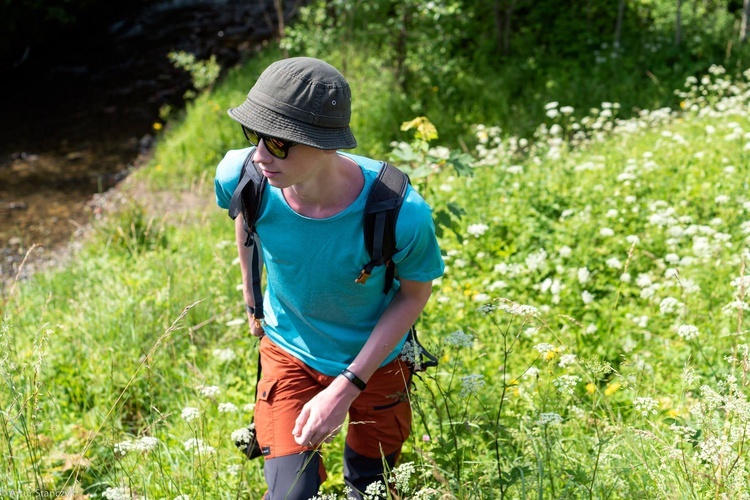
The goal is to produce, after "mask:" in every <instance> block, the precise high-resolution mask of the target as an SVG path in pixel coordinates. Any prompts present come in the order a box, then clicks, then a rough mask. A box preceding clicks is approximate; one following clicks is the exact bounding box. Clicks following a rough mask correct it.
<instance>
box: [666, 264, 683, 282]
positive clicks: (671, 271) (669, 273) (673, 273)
mask: <svg viewBox="0 0 750 500" xmlns="http://www.w3.org/2000/svg"><path fill="white" fill-rule="evenodd" d="M679 276H680V272H679V271H678V270H677V269H675V268H673V267H670V268H668V269H667V270H666V271H664V277H665V278H667V279H672V278H677V277H679Z"/></svg>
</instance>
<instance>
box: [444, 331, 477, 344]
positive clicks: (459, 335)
mask: <svg viewBox="0 0 750 500" xmlns="http://www.w3.org/2000/svg"><path fill="white" fill-rule="evenodd" d="M445 343H446V344H448V345H452V346H455V347H472V346H473V345H474V336H473V335H471V334H470V333H469V334H467V333H464V331H463V330H456V331H455V332H453V333H449V334H448V336H447V337H446V338H445Z"/></svg>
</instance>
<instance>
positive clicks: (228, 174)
mask: <svg viewBox="0 0 750 500" xmlns="http://www.w3.org/2000/svg"><path fill="white" fill-rule="evenodd" d="M251 149H252V148H245V149H231V150H229V151H227V153H226V154H225V155H224V158H222V160H221V161H220V162H219V164H218V165H217V166H216V180H217V182H219V183H220V184H222V185H226V184H227V183H231V182H234V183H235V185H236V184H237V180H238V179H239V177H240V173H241V172H242V165H243V164H244V163H245V158H247V155H248V153H250V150H251Z"/></svg>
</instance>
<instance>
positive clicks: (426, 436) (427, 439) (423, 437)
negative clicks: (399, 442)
mask: <svg viewBox="0 0 750 500" xmlns="http://www.w3.org/2000/svg"><path fill="white" fill-rule="evenodd" d="M422 441H423V442H425V443H429V442H430V435H429V434H422Z"/></svg>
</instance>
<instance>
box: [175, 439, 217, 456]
mask: <svg viewBox="0 0 750 500" xmlns="http://www.w3.org/2000/svg"><path fill="white" fill-rule="evenodd" d="M182 445H183V446H184V447H185V449H186V450H187V451H190V450H192V451H193V452H194V453H195V454H196V455H211V454H213V453H216V448H214V447H213V446H209V445H208V444H206V442H205V441H203V440H202V439H198V438H190V439H188V440H187V441H185V442H184V443H182Z"/></svg>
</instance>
